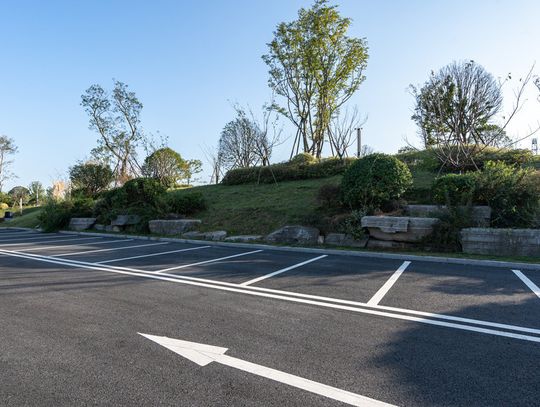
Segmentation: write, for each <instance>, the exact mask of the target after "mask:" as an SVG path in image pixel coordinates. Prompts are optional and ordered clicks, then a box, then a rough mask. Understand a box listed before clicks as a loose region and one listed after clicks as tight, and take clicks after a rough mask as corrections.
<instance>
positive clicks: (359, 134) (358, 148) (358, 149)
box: [356, 127, 362, 158]
mask: <svg viewBox="0 0 540 407" xmlns="http://www.w3.org/2000/svg"><path fill="white" fill-rule="evenodd" d="M361 154H362V127H358V128H357V129H356V156H357V157H358V158H360V155H361Z"/></svg>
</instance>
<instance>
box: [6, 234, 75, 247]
mask: <svg viewBox="0 0 540 407" xmlns="http://www.w3.org/2000/svg"><path fill="white" fill-rule="evenodd" d="M56 238H59V239H62V238H64V239H65V235H50V236H47V235H42V236H38V237H15V238H13V239H5V240H0V245H2V246H4V242H13V241H19V240H24V241H27V240H36V239H56ZM72 239H73V238H72ZM45 241H46V240H45Z"/></svg>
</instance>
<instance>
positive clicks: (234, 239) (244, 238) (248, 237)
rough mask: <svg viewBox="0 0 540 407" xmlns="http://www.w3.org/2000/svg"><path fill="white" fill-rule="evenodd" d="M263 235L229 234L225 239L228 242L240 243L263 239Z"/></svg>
mask: <svg viewBox="0 0 540 407" xmlns="http://www.w3.org/2000/svg"><path fill="white" fill-rule="evenodd" d="M262 239H263V236H262V235H238V236H229V237H227V238H226V239H225V241H226V242H240V243H249V242H256V241H258V240H262Z"/></svg>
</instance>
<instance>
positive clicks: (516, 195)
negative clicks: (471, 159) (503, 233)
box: [476, 162, 540, 228]
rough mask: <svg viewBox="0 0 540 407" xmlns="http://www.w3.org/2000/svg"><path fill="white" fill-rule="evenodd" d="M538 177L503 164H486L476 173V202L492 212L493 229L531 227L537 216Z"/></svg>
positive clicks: (539, 192)
mask: <svg viewBox="0 0 540 407" xmlns="http://www.w3.org/2000/svg"><path fill="white" fill-rule="evenodd" d="M538 179H539V177H538V174H537V173H536V172H534V171H533V170H530V169H521V168H516V167H515V166H510V165H506V164H504V163H502V162H488V163H486V165H485V167H484V169H483V171H481V172H479V173H478V174H477V183H478V184H477V190H476V201H477V202H479V203H483V204H486V205H489V206H490V207H491V209H492V219H491V224H492V226H495V227H502V228H504V227H531V226H534V225H535V222H536V219H537V216H538V215H539V213H540V183H538Z"/></svg>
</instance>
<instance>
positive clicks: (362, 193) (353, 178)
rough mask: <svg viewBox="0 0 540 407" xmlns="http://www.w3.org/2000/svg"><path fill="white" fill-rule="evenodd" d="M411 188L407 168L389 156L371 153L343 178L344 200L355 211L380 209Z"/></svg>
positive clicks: (355, 163)
mask: <svg viewBox="0 0 540 407" xmlns="http://www.w3.org/2000/svg"><path fill="white" fill-rule="evenodd" d="M411 185H412V175H411V172H410V171H409V168H408V167H407V165H405V164H404V163H403V162H401V161H399V160H398V159H397V158H395V157H393V156H391V155H387V154H381V153H376V154H370V155H368V156H366V157H364V158H361V159H359V160H357V161H356V162H354V163H353V164H352V165H351V166H350V167H349V168H348V169H347V171H346V172H345V174H344V175H343V180H342V183H341V189H342V191H343V201H344V202H345V203H346V204H348V205H349V206H350V207H351V208H353V209H366V208H372V209H375V208H379V207H380V206H381V205H383V204H385V203H387V202H389V201H392V200H395V199H398V198H400V197H401V195H402V194H403V193H404V192H405V191H406V190H407V188H409V187H410V186H411Z"/></svg>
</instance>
